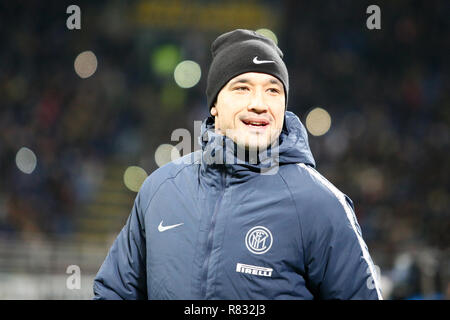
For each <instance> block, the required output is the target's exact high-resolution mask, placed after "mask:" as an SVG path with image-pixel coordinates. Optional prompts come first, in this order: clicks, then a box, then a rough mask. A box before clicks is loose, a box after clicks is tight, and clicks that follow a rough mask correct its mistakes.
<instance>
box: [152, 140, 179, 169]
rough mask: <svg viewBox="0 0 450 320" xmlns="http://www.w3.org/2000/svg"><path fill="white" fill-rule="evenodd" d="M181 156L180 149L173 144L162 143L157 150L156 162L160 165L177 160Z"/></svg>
mask: <svg viewBox="0 0 450 320" xmlns="http://www.w3.org/2000/svg"><path fill="white" fill-rule="evenodd" d="M179 157H180V153H179V151H178V149H177V148H176V147H174V146H172V145H171V144H166V143H164V144H161V145H160V146H159V147H158V148H157V149H156V151H155V162H156V164H157V165H158V167H162V166H163V165H165V164H166V163H169V162H171V161H173V160H176V159H178V158H179Z"/></svg>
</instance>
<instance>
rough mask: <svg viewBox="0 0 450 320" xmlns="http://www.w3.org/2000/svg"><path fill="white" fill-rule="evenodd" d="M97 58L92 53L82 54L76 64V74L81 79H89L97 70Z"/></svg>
mask: <svg viewBox="0 0 450 320" xmlns="http://www.w3.org/2000/svg"><path fill="white" fill-rule="evenodd" d="M97 65H98V63H97V57H96V56H95V54H94V53H93V52H92V51H84V52H82V53H80V54H79V55H78V56H77V57H76V58H75V62H74V68H75V72H76V73H77V74H78V76H80V78H83V79H85V78H89V77H90V76H92V75H93V74H94V73H95V71H96V70H97Z"/></svg>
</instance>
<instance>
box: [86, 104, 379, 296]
mask: <svg viewBox="0 0 450 320" xmlns="http://www.w3.org/2000/svg"><path fill="white" fill-rule="evenodd" d="M279 140H280V145H279V146H278V147H274V148H273V150H274V151H273V152H272V151H271V152H270V153H269V152H266V154H265V155H264V154H261V155H259V156H258V158H256V160H255V159H250V160H249V159H247V160H246V161H242V160H240V159H242V157H237V156H236V152H235V151H236V150H234V149H233V148H232V147H233V145H234V143H233V142H232V141H231V140H230V139H229V138H228V137H226V136H222V135H220V134H217V133H214V120H213V118H212V117H209V118H207V119H206V120H205V121H204V122H203V124H202V129H201V136H200V137H199V142H200V143H201V146H202V149H201V150H198V151H196V152H193V153H190V154H189V155H186V156H184V157H182V158H180V159H178V160H176V161H172V162H170V163H168V164H166V165H164V166H162V167H161V168H159V169H157V170H155V171H154V172H153V173H152V174H151V175H150V176H149V177H148V178H147V179H146V180H145V182H144V183H143V185H142V187H141V189H140V191H139V193H138V194H137V196H136V199H135V202H134V205H133V208H132V211H131V214H130V216H129V218H128V220H127V222H126V225H125V226H124V227H123V229H122V230H121V232H120V233H119V235H118V236H117V238H116V240H115V241H114V243H113V245H112V247H111V248H110V250H109V253H108V255H107V257H106V259H105V261H104V263H103V265H102V266H101V268H100V270H99V272H98V274H97V276H96V277H95V280H94V294H95V297H94V299H382V297H381V292H380V286H379V281H378V278H377V276H376V273H375V268H374V265H373V262H372V260H371V257H370V255H369V252H368V249H367V246H366V244H365V242H364V240H363V238H362V235H361V230H360V227H359V225H358V222H357V220H356V217H355V214H354V208H353V203H352V201H351V200H350V199H349V198H348V197H347V196H346V195H345V194H343V193H342V192H340V191H339V190H338V189H337V188H336V187H335V186H333V185H332V184H331V183H330V182H329V181H327V180H326V179H325V178H324V177H323V176H322V175H320V174H319V173H318V172H317V171H316V170H315V168H314V167H315V162H314V159H313V156H312V154H311V151H310V149H309V145H308V140H307V133H306V130H305V128H304V126H303V125H302V123H301V122H300V120H299V118H298V117H297V116H296V115H295V114H293V113H292V112H289V111H287V112H286V115H285V128H284V130H283V131H282V133H281V135H280V139H279ZM270 150H272V149H270ZM218 159H222V160H223V162H222V163H220V161H218Z"/></svg>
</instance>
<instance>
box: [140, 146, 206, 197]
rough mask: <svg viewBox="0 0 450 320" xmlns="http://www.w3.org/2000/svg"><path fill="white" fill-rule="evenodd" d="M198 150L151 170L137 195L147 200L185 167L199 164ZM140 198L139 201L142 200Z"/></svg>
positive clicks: (199, 153)
mask: <svg viewBox="0 0 450 320" xmlns="http://www.w3.org/2000/svg"><path fill="white" fill-rule="evenodd" d="M200 155H201V152H200V151H195V152H191V153H189V154H187V155H185V156H183V157H180V158H178V159H176V160H173V161H171V162H169V163H166V164H165V165H163V166H161V167H159V168H158V169H156V170H155V171H153V172H152V173H151V174H150V175H149V176H148V177H147V178H146V179H145V180H144V182H143V183H142V186H141V188H140V190H139V195H140V197H141V198H142V200H143V201H144V202H149V201H150V200H151V198H152V197H153V195H154V194H155V192H157V190H158V189H159V188H160V186H161V185H163V184H164V183H165V182H166V181H168V180H169V179H173V178H175V177H176V176H177V175H178V174H180V173H182V172H183V171H185V170H186V169H189V168H191V167H192V166H196V165H199V164H200V162H199V161H200V160H199V159H200V158H199V156H200ZM142 200H141V201H142Z"/></svg>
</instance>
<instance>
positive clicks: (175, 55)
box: [150, 44, 181, 76]
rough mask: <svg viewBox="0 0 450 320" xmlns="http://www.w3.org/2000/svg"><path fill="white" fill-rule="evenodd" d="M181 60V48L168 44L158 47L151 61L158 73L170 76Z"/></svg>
mask: <svg viewBox="0 0 450 320" xmlns="http://www.w3.org/2000/svg"><path fill="white" fill-rule="evenodd" d="M180 60H181V53H180V49H179V48H178V47H177V46H175V45H172V44H168V45H163V46H160V47H158V48H157V49H156V50H155V51H154V52H153V54H152V56H151V61H150V63H151V67H152V69H153V71H154V72H155V73H156V74H158V75H161V76H169V75H171V74H172V73H173V70H174V69H175V67H176V65H177V64H178V62H180Z"/></svg>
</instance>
